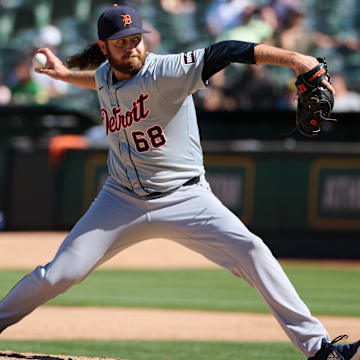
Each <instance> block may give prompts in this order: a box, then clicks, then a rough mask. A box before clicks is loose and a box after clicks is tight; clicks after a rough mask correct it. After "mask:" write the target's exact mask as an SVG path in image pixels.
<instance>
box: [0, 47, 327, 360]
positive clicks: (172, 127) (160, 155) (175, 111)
mask: <svg viewBox="0 0 360 360" xmlns="http://www.w3.org/2000/svg"><path fill="white" fill-rule="evenodd" d="M203 66H204V50H203V49H202V50H197V51H194V52H189V53H188V54H179V55H165V56H158V55H154V54H149V55H148V57H147V60H146V62H145V65H144V67H143V68H142V70H141V71H140V72H139V73H138V74H137V75H135V76H134V77H132V78H130V79H129V80H125V81H120V82H117V81H115V82H114V81H113V74H112V71H111V68H110V67H109V64H108V63H107V62H106V63H105V64H103V65H102V66H101V67H100V68H99V69H98V70H97V72H96V84H97V91H98V95H99V100H100V105H101V108H102V110H101V111H102V120H103V124H104V128H105V131H106V133H107V136H108V140H109V143H110V150H109V160H108V167H109V178H108V181H107V183H106V184H105V185H104V187H103V189H102V190H101V192H100V193H99V195H98V196H97V198H96V199H95V201H94V202H93V204H92V205H91V207H90V208H89V210H88V211H87V213H86V214H85V215H84V216H83V217H82V218H81V219H80V220H79V222H78V223H77V224H76V225H75V227H74V228H73V229H72V231H71V232H70V233H69V235H68V236H67V237H66V239H65V240H64V242H63V244H62V245H61V247H60V249H59V250H58V252H57V254H56V256H55V258H54V260H53V261H51V262H50V263H48V264H47V265H45V266H39V267H38V268H36V269H35V270H34V271H33V272H32V273H30V274H29V275H27V276H26V277H25V278H24V279H22V280H21V281H20V282H19V283H18V284H17V285H16V286H15V287H14V288H13V289H12V290H11V291H10V293H9V294H8V295H7V296H6V297H5V298H4V299H3V300H2V301H1V303H0V331H2V330H4V329H5V328H6V327H8V326H10V325H12V324H14V323H16V322H17V321H19V320H20V319H22V318H23V317H24V316H26V315H27V314H29V313H30V312H31V311H33V310H34V309H35V308H36V307H38V306H39V305H41V304H42V303H44V302H46V301H47V300H49V299H50V298H53V297H55V296H56V295H58V294H60V293H62V292H64V291H65V290H67V289H68V288H69V287H71V286H72V285H74V284H76V283H78V282H80V281H81V280H83V279H84V278H85V277H86V276H87V275H88V274H89V273H90V272H91V271H92V270H93V269H94V268H96V267H97V266H98V265H99V264H101V263H103V262H104V261H106V260H107V259H109V258H111V257H112V256H114V255H115V254H117V253H119V252H120V251H122V250H123V249H125V248H127V247H129V246H131V245H133V244H136V243H138V242H139V241H142V240H145V239H150V238H154V237H164V238H168V239H172V240H174V241H176V242H178V243H179V244H182V245H184V246H186V247H187V248H189V249H192V250H194V251H196V252H198V253H200V254H202V255H203V256H204V257H206V258H208V259H209V260H211V261H213V262H215V263H216V264H219V265H221V266H223V267H224V268H226V269H228V270H229V271H230V272H232V273H233V274H234V275H236V276H238V277H241V278H243V279H244V280H246V281H247V282H248V283H249V284H250V285H251V286H253V287H254V288H256V290H257V291H258V292H259V294H260V296H261V297H262V298H263V300H264V301H265V303H266V304H267V305H268V307H269V309H270V310H271V311H272V313H273V314H274V316H275V317H276V319H277V320H278V322H279V323H280V325H281V326H282V328H283V329H284V331H285V332H286V334H287V335H288V336H289V338H290V339H291V341H292V342H293V343H294V345H295V346H296V347H297V348H298V349H299V350H300V351H301V352H302V353H303V354H304V355H305V356H307V357H310V356H311V355H313V354H314V353H315V352H316V351H317V350H318V349H319V348H320V346H321V339H322V338H326V339H329V336H328V334H327V333H326V330H325V329H324V327H323V326H322V324H321V323H320V322H319V321H318V320H317V319H316V318H314V317H313V316H311V314H310V311H309V310H308V308H307V307H306V305H305V304H304V303H303V302H302V301H301V299H300V298H299V296H298V295H297V293H296V291H295V289H294V288H293V286H292V285H291V283H290V282H289V280H288V278H287V277H286V275H285V273H284V272H283V270H282V268H281V267H280V265H279V263H278V262H277V261H276V259H275V258H274V257H273V255H272V254H271V252H270V251H269V249H268V248H267V247H266V245H265V244H264V243H263V241H262V240H261V239H260V238H259V237H257V236H256V235H254V234H252V233H251V232H250V231H249V230H248V229H247V228H246V227H245V225H244V224H243V223H242V222H241V221H240V220H239V219H238V218H237V217H236V216H235V215H234V214H233V213H231V212H230V211H229V210H228V209H227V208H226V207H225V206H224V205H223V204H222V203H221V202H220V201H219V200H218V199H217V198H216V197H215V196H214V195H213V193H212V192H211V189H210V187H209V184H208V183H207V181H206V180H205V175H204V167H203V161H202V150H201V146H200V140H199V132H198V127H197V121H196V116H195V109H194V104H193V100H192V96H191V94H192V93H194V92H195V91H196V90H198V89H200V88H203V87H204V82H203V80H202V77H201V73H202V68H203Z"/></svg>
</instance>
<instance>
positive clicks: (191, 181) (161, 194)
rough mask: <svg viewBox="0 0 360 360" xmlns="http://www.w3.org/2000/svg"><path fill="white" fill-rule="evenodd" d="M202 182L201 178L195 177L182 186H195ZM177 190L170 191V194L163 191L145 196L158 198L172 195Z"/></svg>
mask: <svg viewBox="0 0 360 360" xmlns="http://www.w3.org/2000/svg"><path fill="white" fill-rule="evenodd" d="M199 181H200V176H196V177H193V178H192V179H190V180H188V181H187V182H186V183H184V184H183V185H182V186H190V185H195V184H197V183H198V182H199ZM174 191H175V190H171V191H168V192H161V191H155V192H153V193H151V194H148V195H145V197H157V196H164V195H167V194H168V193H169V194H170V193H172V192H174Z"/></svg>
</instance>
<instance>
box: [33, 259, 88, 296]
mask: <svg viewBox="0 0 360 360" xmlns="http://www.w3.org/2000/svg"><path fill="white" fill-rule="evenodd" d="M51 265H52V263H49V264H47V265H45V266H38V267H37V268H36V269H35V270H34V271H33V272H32V273H30V274H29V277H30V278H31V279H32V280H33V281H36V282H37V283H38V285H39V286H40V287H42V288H43V289H44V291H46V292H48V293H51V294H52V296H55V295H57V294H59V293H62V292H64V291H65V290H67V289H68V288H70V287H71V286H73V285H75V284H76V283H78V282H80V281H81V279H80V277H79V276H76V274H75V273H70V272H69V270H68V269H63V270H61V271H56V272H55V271H53V269H52V267H51Z"/></svg>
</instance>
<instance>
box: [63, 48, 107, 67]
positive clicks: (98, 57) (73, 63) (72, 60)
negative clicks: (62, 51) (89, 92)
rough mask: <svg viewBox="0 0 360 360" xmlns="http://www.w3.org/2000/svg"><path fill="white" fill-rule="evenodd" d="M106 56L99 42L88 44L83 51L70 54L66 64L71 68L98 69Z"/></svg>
mask: <svg viewBox="0 0 360 360" xmlns="http://www.w3.org/2000/svg"><path fill="white" fill-rule="evenodd" d="M105 60H106V56H105V55H104V54H103V53H102V52H101V50H100V48H99V46H98V44H97V43H95V44H91V45H88V46H87V47H86V48H85V49H84V51H82V52H81V53H78V54H75V55H72V56H69V57H67V58H66V60H65V65H66V66H67V67H68V68H69V69H71V68H79V69H80V70H85V69H89V70H92V69H97V68H98V67H99V66H100V65H101V64H102V63H103V62H104V61H105Z"/></svg>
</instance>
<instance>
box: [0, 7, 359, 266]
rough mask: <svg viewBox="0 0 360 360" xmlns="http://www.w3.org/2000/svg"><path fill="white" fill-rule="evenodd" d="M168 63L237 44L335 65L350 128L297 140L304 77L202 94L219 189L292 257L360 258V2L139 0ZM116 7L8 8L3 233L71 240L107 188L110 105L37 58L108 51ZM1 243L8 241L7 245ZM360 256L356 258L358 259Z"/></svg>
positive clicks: (235, 73)
mask: <svg viewBox="0 0 360 360" xmlns="http://www.w3.org/2000/svg"><path fill="white" fill-rule="evenodd" d="M118 3H126V4H127V5H133V6H136V7H137V8H138V9H139V10H140V12H141V13H142V15H143V17H144V20H145V22H146V26H147V27H148V28H149V29H151V34H150V35H149V36H148V37H147V38H146V41H147V44H148V47H149V49H150V50H151V51H154V52H157V53H170V52H184V51H188V50H191V49H194V48H199V47H206V46H208V45H210V44H212V43H214V42H216V41H220V40H223V39H236V40H245V41H253V42H265V43H268V44H272V45H276V46H281V47H283V48H286V49H291V50H296V51H300V52H302V53H306V54H311V55H313V56H326V59H327V61H328V63H329V68H330V72H331V74H332V75H333V83H334V86H335V88H336V90H337V95H336V100H335V101H336V107H335V109H334V111H335V117H336V118H337V119H338V120H339V121H338V122H337V123H331V124H329V125H328V126H327V128H326V129H325V131H324V132H323V134H321V135H320V136H319V137H318V138H316V139H307V138H304V137H302V136H300V135H299V134H297V133H296V132H294V131H293V129H294V123H295V112H294V111H295V106H296V103H295V102H294V96H295V89H294V74H293V73H292V72H291V71H290V70H289V69H287V68H280V67H271V66H245V65H239V64H236V65H231V66H229V67H228V68H227V69H226V71H222V72H220V73H218V74H216V75H215V76H214V77H213V78H212V79H211V81H210V84H209V87H208V88H207V89H206V90H204V91H199V92H198V93H197V94H196V95H195V102H196V104H197V109H198V116H199V126H200V131H201V136H202V139H203V147H204V152H205V164H206V167H207V173H208V180H209V181H210V183H211V185H212V187H213V190H214V192H215V193H216V194H217V195H218V196H219V198H220V199H221V200H222V201H223V202H224V203H225V204H226V205H227V206H228V207H229V208H230V209H231V210H232V211H234V212H235V213H236V214H237V215H238V216H239V217H240V218H242V219H243V221H244V222H245V223H246V224H247V225H248V226H249V227H250V228H251V230H253V231H254V232H256V233H258V234H259V235H261V236H262V237H263V238H264V239H265V241H266V242H267V243H268V245H269V246H270V247H271V248H272V250H273V251H274V253H275V255H277V256H281V257H313V258H319V257H332V258H352V259H359V258H360V243H359V236H360V144H359V139H360V131H359V130H360V125H359V124H358V121H359V114H360V52H359V48H360V46H359V35H360V2H359V1H357V0H342V1H338V0H327V1H315V0H257V1H254V0H253V1H249V0H197V1H195V0H171V1H170V0H143V1H141V0H134V1H126V2H125V1H123V2H121V1H118ZM111 4H112V2H111V1H102V0H101V1H100V0H72V1H60V0H31V1H30V0H0V53H1V56H0V228H1V230H2V231H14V230H69V229H70V228H71V227H72V226H73V224H74V223H75V222H76V221H77V219H78V218H79V217H80V216H81V214H83V212H84V211H85V210H86V209H87V207H88V206H89V204H90V203H91V201H92V199H93V198H94V196H95V195H96V193H97V192H98V191H99V189H100V187H101V185H102V184H103V182H104V179H105V178H106V153H107V145H106V142H105V141H106V139H105V136H104V135H105V134H104V132H103V130H102V128H101V125H100V112H99V109H98V101H97V96H96V93H95V92H93V91H85V90H83V89H81V88H77V87H74V86H68V85H66V84H63V83H59V82H56V81H51V80H49V79H47V78H45V77H42V76H39V75H37V74H35V73H34V72H33V71H32V70H31V59H32V56H33V54H34V52H35V51H36V49H37V48H39V47H43V46H47V47H50V48H51V49H53V51H55V52H56V53H57V54H58V56H59V57H60V58H61V59H65V58H66V57H67V56H70V55H73V54H74V53H76V52H79V51H81V50H82V49H83V48H84V47H85V46H86V45H87V44H90V43H93V42H95V41H96V21H97V17H98V16H99V14H100V13H101V12H102V11H103V10H104V8H105V7H106V6H108V5H111ZM0 236H1V235H0ZM349 249H351V251H349Z"/></svg>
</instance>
